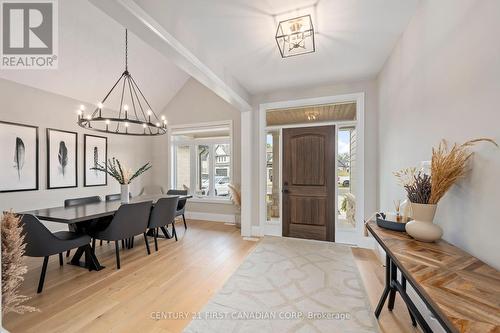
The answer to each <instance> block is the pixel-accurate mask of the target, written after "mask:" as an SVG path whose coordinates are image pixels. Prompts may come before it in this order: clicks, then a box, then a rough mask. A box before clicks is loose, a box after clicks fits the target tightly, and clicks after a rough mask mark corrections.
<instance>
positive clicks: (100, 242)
mask: <svg viewBox="0 0 500 333" xmlns="http://www.w3.org/2000/svg"><path fill="white" fill-rule="evenodd" d="M108 243H109V241H108ZM99 246H102V239H101V240H100V241H99Z"/></svg>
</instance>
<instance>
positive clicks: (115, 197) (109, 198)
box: [105, 192, 132, 201]
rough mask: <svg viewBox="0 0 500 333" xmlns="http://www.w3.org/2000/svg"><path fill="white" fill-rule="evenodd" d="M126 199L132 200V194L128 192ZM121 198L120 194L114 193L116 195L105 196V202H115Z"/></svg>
mask: <svg viewBox="0 0 500 333" xmlns="http://www.w3.org/2000/svg"><path fill="white" fill-rule="evenodd" d="M128 197H129V198H131V199H132V193H130V192H129V193H128ZM121 198H122V195H121V194H120V193H116V194H108V195H106V197H105V200H106V201H116V200H120V199H121Z"/></svg>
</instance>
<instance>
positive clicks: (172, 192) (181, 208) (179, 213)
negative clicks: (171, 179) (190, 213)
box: [167, 190, 188, 229]
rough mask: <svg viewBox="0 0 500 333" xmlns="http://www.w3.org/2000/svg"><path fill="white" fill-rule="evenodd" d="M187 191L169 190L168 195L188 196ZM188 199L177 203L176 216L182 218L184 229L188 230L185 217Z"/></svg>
mask: <svg viewBox="0 0 500 333" xmlns="http://www.w3.org/2000/svg"><path fill="white" fill-rule="evenodd" d="M187 194H188V192H187V190H168V191H167V195H187ZM186 202H187V199H179V202H178V203H177V212H176V213H175V216H182V221H184V228H185V229H187V225H186V218H185V217H184V211H185V210H186Z"/></svg>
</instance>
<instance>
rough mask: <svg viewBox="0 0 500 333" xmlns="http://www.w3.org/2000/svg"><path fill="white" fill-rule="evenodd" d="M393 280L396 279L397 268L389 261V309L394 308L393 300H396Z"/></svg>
mask: <svg viewBox="0 0 500 333" xmlns="http://www.w3.org/2000/svg"><path fill="white" fill-rule="evenodd" d="M393 281H398V268H397V267H396V265H395V264H394V263H392V261H391V282H390V283H389V285H390V286H389V288H391V291H390V292H389V302H388V303H387V308H388V309H389V311H392V310H393V309H394V301H395V300H396V288H394V287H393Z"/></svg>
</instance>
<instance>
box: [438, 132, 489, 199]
mask: <svg viewBox="0 0 500 333" xmlns="http://www.w3.org/2000/svg"><path fill="white" fill-rule="evenodd" d="M479 142H489V143H491V144H493V145H495V146H496V147H498V144H497V143H496V142H495V141H493V140H492V139H488V138H479V139H474V140H470V141H467V142H465V143H463V144H461V145H458V144H456V143H455V144H454V145H453V146H452V147H451V149H450V148H449V147H448V143H447V142H446V141H445V140H442V141H441V142H440V143H439V146H438V147H437V148H432V161H431V174H432V194H431V197H430V200H429V203H431V204H437V203H438V202H439V200H441V198H442V197H443V196H444V195H445V193H446V192H447V191H448V190H449V189H450V188H451V187H452V186H453V184H455V183H456V182H457V181H458V180H459V179H460V178H462V177H464V176H465V174H466V173H467V162H468V161H469V158H470V157H471V156H472V152H470V151H469V148H471V147H472V146H474V145H475V144H477V143H479Z"/></svg>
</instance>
